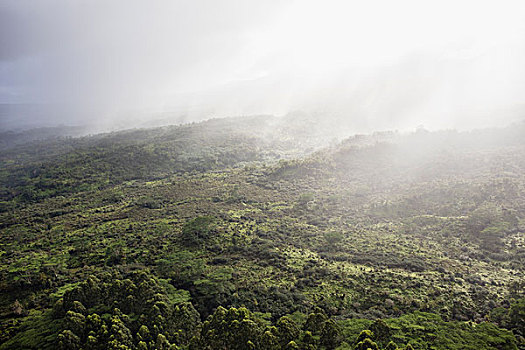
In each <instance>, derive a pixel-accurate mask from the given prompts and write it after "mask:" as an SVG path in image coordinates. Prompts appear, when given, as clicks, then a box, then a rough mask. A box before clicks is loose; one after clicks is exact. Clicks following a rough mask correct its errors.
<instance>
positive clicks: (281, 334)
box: [276, 316, 299, 347]
mask: <svg viewBox="0 0 525 350" xmlns="http://www.w3.org/2000/svg"><path fill="white" fill-rule="evenodd" d="M276 328H277V337H278V338H279V343H281V346H282V347H284V346H285V345H286V344H288V343H290V342H291V341H293V340H295V339H297V337H298V336H299V327H297V324H296V323H295V322H294V321H293V320H292V319H291V318H290V317H287V316H283V317H281V318H280V319H279V321H277V324H276Z"/></svg>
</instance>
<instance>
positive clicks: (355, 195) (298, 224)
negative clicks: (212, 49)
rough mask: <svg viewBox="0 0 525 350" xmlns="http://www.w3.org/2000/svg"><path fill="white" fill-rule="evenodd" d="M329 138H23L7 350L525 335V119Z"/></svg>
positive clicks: (6, 296) (342, 344)
mask: <svg viewBox="0 0 525 350" xmlns="http://www.w3.org/2000/svg"><path fill="white" fill-rule="evenodd" d="M298 126H302V127H301V128H298ZM294 130H295V131H294ZM296 130H301V131H300V132H297V131H296ZM325 134H326V132H325V131H322V133H321V131H319V130H315V128H313V127H312V128H310V126H309V125H308V124H304V123H303V124H301V121H300V119H289V120H286V121H285V122H283V121H276V120H274V119H272V118H269V117H253V118H230V119H215V120H210V121H207V122H203V123H197V124H188V125H181V126H172V127H164V128H155V129H137V130H129V131H122V132H115V133H109V134H100V135H94V136H85V137H80V138H71V137H69V138H52V139H46V140H41V141H29V142H16V141H10V146H9V147H5V148H3V150H2V153H1V155H0V186H1V187H0V230H1V231H0V234H1V237H2V239H1V242H0V344H1V345H0V349H56V348H63V349H239V350H240V349H276V350H277V349H360V350H361V349H363V350H366V349H372V350H374V349H396V348H399V349H525V338H524V336H525V277H524V272H525V271H524V270H525V124H523V123H521V124H514V125H512V126H510V127H507V128H502V129H490V130H478V131H471V132H456V131H442V132H428V131H425V130H418V131H417V132H414V133H410V134H401V133H397V132H383V133H375V134H372V135H356V136H351V137H349V138H346V139H344V140H343V141H342V142H338V143H335V142H333V140H330V139H326V138H325V137H324V135H325Z"/></svg>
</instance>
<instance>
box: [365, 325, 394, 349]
mask: <svg viewBox="0 0 525 350" xmlns="http://www.w3.org/2000/svg"><path fill="white" fill-rule="evenodd" d="M369 329H370V331H371V332H372V333H373V334H374V336H375V340H376V341H377V342H381V343H382V344H384V343H386V341H388V339H389V338H390V336H391V334H392V330H391V329H390V327H389V326H388V325H387V324H386V323H385V321H383V320H381V319H379V320H376V321H374V323H372V324H371V325H370V327H369Z"/></svg>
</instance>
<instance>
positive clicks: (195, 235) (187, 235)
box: [182, 216, 215, 246]
mask: <svg viewBox="0 0 525 350" xmlns="http://www.w3.org/2000/svg"><path fill="white" fill-rule="evenodd" d="M214 221H215V219H214V218H213V217H211V216H198V217H196V218H195V219H193V220H190V221H188V222H186V223H185V224H184V226H183V227H182V242H183V243H184V244H185V245H188V246H200V245H202V244H203V243H204V242H205V241H206V240H208V239H209V238H210V234H211V232H212V228H213V222H214Z"/></svg>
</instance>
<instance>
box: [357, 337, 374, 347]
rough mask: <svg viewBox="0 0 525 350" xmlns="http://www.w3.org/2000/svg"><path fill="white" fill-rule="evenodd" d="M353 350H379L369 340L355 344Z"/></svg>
mask: <svg viewBox="0 0 525 350" xmlns="http://www.w3.org/2000/svg"><path fill="white" fill-rule="evenodd" d="M355 350H379V346H377V344H376V343H374V342H373V341H372V340H370V339H369V338H366V339H365V340H363V341H360V342H359V343H357V345H356V347H355Z"/></svg>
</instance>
